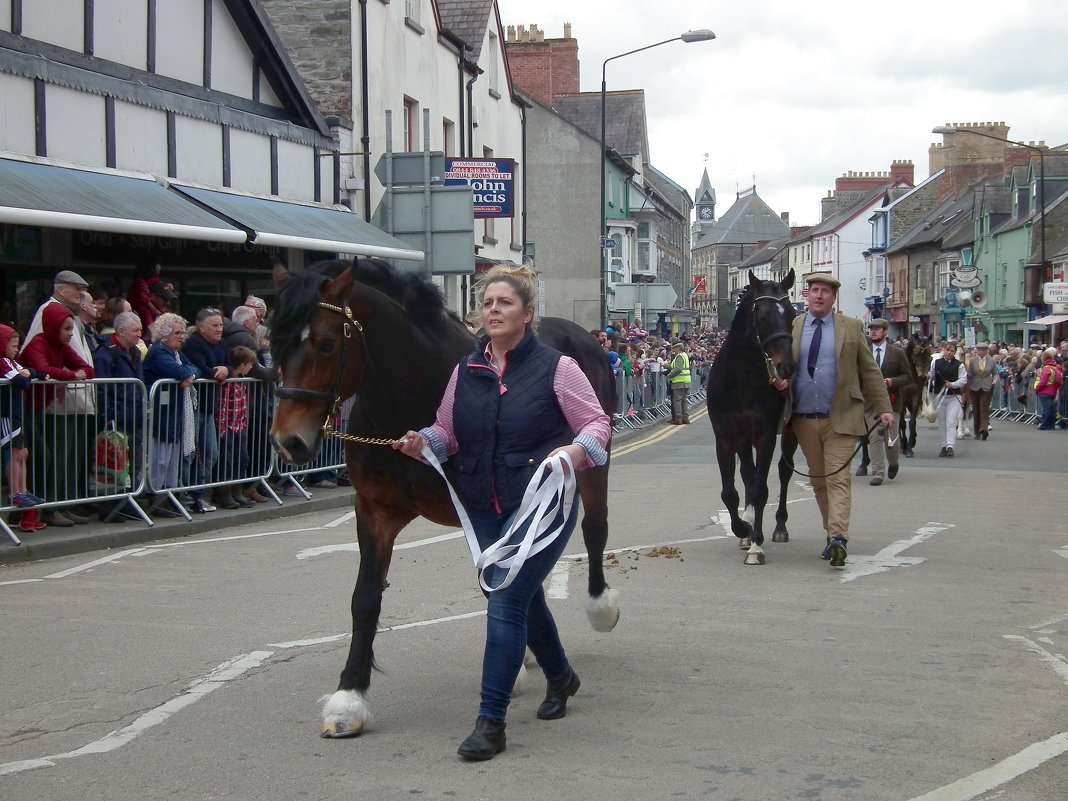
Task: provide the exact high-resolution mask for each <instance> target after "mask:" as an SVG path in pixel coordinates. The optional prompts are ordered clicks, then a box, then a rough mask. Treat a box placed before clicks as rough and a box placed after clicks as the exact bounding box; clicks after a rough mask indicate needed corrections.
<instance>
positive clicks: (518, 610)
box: [470, 498, 579, 720]
mask: <svg viewBox="0 0 1068 801" xmlns="http://www.w3.org/2000/svg"><path fill="white" fill-rule="evenodd" d="M578 508H579V504H578V498H576V499H575V504H574V506H572V508H571V517H570V518H568V520H567V524H566V526H565V528H564V530H563V532H561V534H560V536H559V537H558V538H557V539H556V541H555V542H553V544H552V545H550V546H549V547H548V548H546V549H545V550H544V551H542V552H541V553H539V554H537V555H536V556H533V557H531V558H529V559H528V560H527V561H526V562H525V563H524V565H523V567H522V568H521V569H520V570H519V573H518V575H516V577H515V580H514V581H513V582H512V583H511V584H510V585H509V586H508V587H506V588H505V589H503V590H498V591H497V592H491V593H486V596H487V597H488V598H489V610H488V612H487V615H486V650H485V653H484V654H483V657H482V703H481V704H480V705H479V708H478V714H479V715H480V716H481V717H486V718H491V719H492V720H504V716H505V713H506V712H507V711H508V702H509V701H510V700H511V698H512V686H513V685H514V684H515V680H516V677H517V676H518V675H519V669H520V668H521V667H522V665H523V656H524V654H525V652H526V648H527V647H528V646H529V647H530V650H531V651H532V652H533V653H534V656H535V658H536V659H537V660H538V665H539V666H540V667H541V669H542V670H543V671H544V672H545V678H546V679H547V680H548V681H549V682H559V681H562V680H563V679H565V678H567V677H568V676H569V675H571V665H570V664H569V663H568V661H567V656H566V655H565V654H564V646H563V644H562V643H561V642H560V634H559V632H558V631H557V630H556V621H555V620H553V616H552V613H551V612H550V611H549V606H548V604H547V603H546V602H545V590H544V589H543V588H542V582H543V581H545V578H546V576H548V575H549V571H551V570H552V569H553V565H555V564H556V562H557V560H558V559H559V558H560V554H561V553H563V551H564V547H565V546H566V545H567V541H568V540H569V539H570V538H571V532H572V531H574V530H575V521H576V520H577V519H578ZM470 517H471V525H472V526H473V527H474V529H475V536H476V537H477V538H478V544H479V545H480V546H481V547H482V549H483V550H485V549H486V548H487V547H489V546H490V545H492V544H493V543H495V542H496V541H497V540H499V539H500V538H501V535H502V534H503V533H504V531H505V529H506V528H507V527H508V524H509V523H510V522H511V520H512V517H513V515H511V514H509V515H498V514H494V513H493V512H483V513H473V514H470ZM556 522H559V521H556ZM525 530H526V527H525V526H524V527H523V529H521V530H520V531H518V532H516V535H515V537H514V538H513V541H515V542H518V541H519V539H521V538H522V535H523V533H524V532H525ZM507 572H508V571H507V569H506V568H500V567H497V566H493V567H490V568H488V569H487V570H486V571H485V578H486V583H487V584H488V585H489V586H491V587H496V586H497V585H498V584H500V582H501V581H502V580H503V579H504V576H505V574H506V573H507Z"/></svg>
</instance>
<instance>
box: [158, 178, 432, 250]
mask: <svg viewBox="0 0 1068 801" xmlns="http://www.w3.org/2000/svg"><path fill="white" fill-rule="evenodd" d="M170 187H171V189H172V190H173V191H174V192H175V193H176V196H177V197H185V198H188V199H189V200H191V201H192V202H194V203H196V204H197V205H198V206H200V207H201V208H203V209H205V210H207V211H212V212H213V213H215V214H217V215H219V217H220V218H221V219H223V220H225V221H227V222H230V223H231V224H233V225H236V226H238V227H240V228H244V229H245V230H247V231H248V232H249V241H250V242H252V243H253V244H255V245H274V246H276V247H284V248H301V249H303V250H318V251H321V252H324V253H353V254H358V255H361V256H378V257H380V258H385V259H407V260H412V261H421V260H422V259H423V252H422V251H420V250H412V249H411V248H409V247H408V246H407V245H406V244H405V243H404V242H402V241H400V240H399V239H397V238H395V237H393V236H390V235H389V234H387V233H386V232H385V231H382V230H381V229H378V228H375V227H374V226H373V225H371V224H370V223H366V222H364V221H363V220H361V219H360V218H359V217H357V216H356V215H355V214H353V213H352V212H351V211H350V210H349V209H347V208H345V207H344V206H324V205H317V204H311V203H297V202H293V201H284V200H277V199H271V198H264V197H255V196H251V195H239V194H234V193H231V192H220V191H217V190H213V189H200V188H197V187H191V186H182V185H181V184H176V183H172V184H171V185H170Z"/></svg>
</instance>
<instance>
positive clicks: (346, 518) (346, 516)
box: [323, 512, 356, 528]
mask: <svg viewBox="0 0 1068 801" xmlns="http://www.w3.org/2000/svg"><path fill="white" fill-rule="evenodd" d="M355 517H356V513H355V512H346V513H345V514H343V515H341V517H339V518H338V519H337V520H331V521H330V522H329V523H327V524H326V525H325V526H323V528H337V527H338V526H340V525H341V524H342V523H347V522H349V521H350V520H352V519H353V518H355Z"/></svg>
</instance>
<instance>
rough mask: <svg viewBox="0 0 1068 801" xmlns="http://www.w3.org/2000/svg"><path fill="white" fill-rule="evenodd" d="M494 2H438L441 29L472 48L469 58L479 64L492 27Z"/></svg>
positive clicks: (453, 0) (469, 0) (465, 0)
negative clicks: (487, 32)
mask: <svg viewBox="0 0 1068 801" xmlns="http://www.w3.org/2000/svg"><path fill="white" fill-rule="evenodd" d="M493 3H494V0H437V2H436V3H435V5H436V6H437V9H438V21H439V22H440V23H441V29H442V30H443V31H448V32H449V33H451V34H452V35H453V36H455V37H456V38H458V39H460V40H461V41H463V42H464V43H465V44H468V45H470V46H471V51H470V53H469V54H468V58H469V59H470V60H471V61H474V62H476V63H477V62H478V57H479V55H480V54H481V52H482V42H483V40H484V39H485V38H486V30H487V29H488V28H489V25H490V12H491V11H493Z"/></svg>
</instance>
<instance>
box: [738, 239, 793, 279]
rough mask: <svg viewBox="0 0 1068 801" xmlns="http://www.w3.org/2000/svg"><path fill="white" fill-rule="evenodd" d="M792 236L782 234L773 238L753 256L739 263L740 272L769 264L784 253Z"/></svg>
mask: <svg viewBox="0 0 1068 801" xmlns="http://www.w3.org/2000/svg"><path fill="white" fill-rule="evenodd" d="M789 240H790V237H788V236H780V237H779V238H777V239H773V240H771V241H770V242H768V244H766V245H764V247H762V248H760V250H758V251H757V252H756V253H754V254H753V255H752V256H749V257H748V258H746V259H745V261H743V262H742V263H741V264H739V265H738V270H739V272H740V271H742V270H747V269H749V268H750V267H759V266H760V265H761V264H767V263H768V262H770V261H772V260H773V259H774V258H775V257H776V256H778V255H779V254H780V253H782V251H783V249H784V248H785V247H786V246H787V244H788V242H789Z"/></svg>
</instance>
